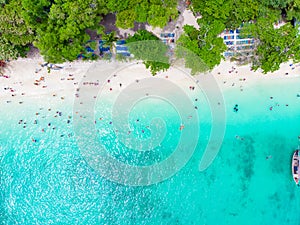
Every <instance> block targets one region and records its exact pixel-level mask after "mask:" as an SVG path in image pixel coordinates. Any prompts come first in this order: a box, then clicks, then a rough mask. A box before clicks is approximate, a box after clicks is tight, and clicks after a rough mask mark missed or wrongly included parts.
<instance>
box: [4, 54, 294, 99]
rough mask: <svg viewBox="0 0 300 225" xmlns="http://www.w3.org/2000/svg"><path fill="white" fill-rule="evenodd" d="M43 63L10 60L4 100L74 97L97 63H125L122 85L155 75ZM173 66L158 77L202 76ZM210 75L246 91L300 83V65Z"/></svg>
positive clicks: (224, 66)
mask: <svg viewBox="0 0 300 225" xmlns="http://www.w3.org/2000/svg"><path fill="white" fill-rule="evenodd" d="M42 63H43V60H42V58H41V57H39V58H33V59H19V60H15V61H12V62H10V64H9V65H8V67H7V68H6V69H5V71H4V74H5V75H8V76H9V78H3V77H2V78H0V99H1V101H2V102H3V100H6V99H7V100H13V99H17V98H18V96H24V97H26V96H47V95H53V94H57V93H58V92H62V93H64V92H67V93H70V94H73V96H74V95H75V92H76V89H77V88H78V86H79V84H80V82H81V80H82V79H83V75H84V74H85V73H86V72H87V71H88V69H89V68H91V67H92V66H94V65H96V66H98V67H103V68H107V67H111V68H113V67H114V66H115V65H122V66H123V69H122V71H119V72H120V75H121V76H118V81H117V83H118V84H119V83H123V87H122V88H125V87H126V85H128V84H130V82H134V81H135V80H136V79H142V78H146V77H152V76H151V74H150V72H149V71H148V70H147V69H146V68H145V66H144V65H143V64H142V63H139V62H136V61H134V62H129V63H119V62H108V61H92V62H90V61H87V62H82V61H75V62H71V63H69V62H68V63H64V64H61V65H59V66H63V69H61V70H51V72H50V73H48V72H47V68H46V67H41V64H42ZM135 65H138V68H139V69H138V70H137V69H132V68H130V67H132V66H135ZM126 67H128V68H126ZM124 68H125V69H124ZM175 68H176V67H175ZM233 68H234V69H233ZM292 68H294V69H292ZM172 69H173V68H170V69H169V70H168V71H166V72H160V73H158V75H156V77H157V78H164V79H166V78H168V79H169V80H171V81H173V82H176V83H178V84H179V85H181V84H182V86H184V85H188V83H190V82H191V79H192V80H194V81H195V82H197V80H198V79H199V77H198V76H201V75H197V76H191V77H189V76H186V77H184V78H182V77H180V76H176V74H175V73H174V76H173V75H171V74H172ZM132 73H136V74H135V76H129V75H130V74H132ZM286 73H288V75H286ZM122 74H123V75H122ZM207 75H212V76H213V77H214V78H215V80H216V83H217V84H218V85H219V88H220V90H221V91H222V92H224V91H226V90H229V89H235V88H239V89H240V91H243V90H244V89H245V88H249V87H251V86H252V85H254V86H255V85H256V84H263V83H264V81H266V82H268V81H270V80H273V81H278V82H282V83H283V82H284V81H293V82H297V81H299V80H300V64H297V65H293V66H290V63H286V64H284V65H282V66H281V68H280V70H278V71H276V72H274V73H268V74H262V73H261V72H259V71H257V72H254V71H251V69H250V66H249V65H246V66H237V65H235V64H234V63H231V62H228V61H222V62H221V64H220V65H219V66H218V67H216V68H214V69H213V70H212V71H211V72H208V73H207ZM126 76H128V77H126ZM41 78H42V80H41V81H39V82H38V83H39V85H35V84H34V83H36V81H38V80H40V79H41ZM192 82H193V81H192ZM118 84H113V83H111V84H110V88H112V90H110V91H111V93H115V92H116V90H117V91H120V90H121V89H120V88H119V87H118ZM101 85H102V86H103V85H105V84H99V86H100V87H101ZM56 92H57V93H56ZM13 95H14V96H13Z"/></svg>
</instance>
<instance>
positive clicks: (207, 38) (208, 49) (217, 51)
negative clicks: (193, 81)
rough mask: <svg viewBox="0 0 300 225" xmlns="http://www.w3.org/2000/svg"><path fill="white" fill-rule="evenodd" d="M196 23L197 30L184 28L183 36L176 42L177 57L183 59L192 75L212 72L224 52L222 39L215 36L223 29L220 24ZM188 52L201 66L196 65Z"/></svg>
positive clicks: (216, 22) (224, 46)
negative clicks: (198, 27)
mask: <svg viewBox="0 0 300 225" xmlns="http://www.w3.org/2000/svg"><path fill="white" fill-rule="evenodd" d="M198 23H199V26H200V29H199V30H198V29H196V28H195V27H193V26H190V25H185V26H184V28H183V29H184V34H182V35H181V36H180V38H179V39H178V40H177V45H178V48H176V55H177V57H179V58H184V59H185V63H186V66H187V67H188V68H191V69H192V73H193V74H195V73H196V72H205V71H207V70H212V69H213V68H214V67H215V66H216V65H218V64H220V62H221V60H222V58H223V56H222V53H223V52H224V51H225V50H226V45H225V44H224V42H223V39H222V38H220V37H218V36H217V35H218V34H220V33H221V32H222V31H223V30H224V29H225V26H224V24H222V22H220V21H217V20H215V21H213V22H211V23H208V22H206V21H205V20H203V19H200V20H198ZM188 52H192V53H194V54H195V55H196V56H197V57H198V59H199V64H201V65H202V66H200V67H199V65H196V64H195V63H194V61H195V57H194V56H193V55H192V54H189V53H188ZM186 56H188V57H186ZM189 60H192V61H193V62H190V61H189ZM200 61H201V62H200ZM203 65H205V66H203Z"/></svg>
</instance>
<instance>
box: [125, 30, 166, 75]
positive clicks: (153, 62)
mask: <svg viewBox="0 0 300 225" xmlns="http://www.w3.org/2000/svg"><path fill="white" fill-rule="evenodd" d="M126 44H127V46H128V50H129V51H130V53H132V54H133V55H134V58H135V59H137V60H143V63H144V64H145V66H146V68H147V69H148V68H149V69H150V71H151V73H152V75H155V74H156V73H157V72H159V71H161V70H162V71H165V70H167V69H168V68H169V67H170V63H169V58H168V57H167V52H168V46H166V45H165V44H164V43H162V42H161V41H160V40H159V38H158V37H156V36H155V35H154V34H152V33H151V32H148V31H146V30H139V31H137V32H136V33H135V34H134V35H133V36H131V37H129V38H128V39H127V40H126Z"/></svg>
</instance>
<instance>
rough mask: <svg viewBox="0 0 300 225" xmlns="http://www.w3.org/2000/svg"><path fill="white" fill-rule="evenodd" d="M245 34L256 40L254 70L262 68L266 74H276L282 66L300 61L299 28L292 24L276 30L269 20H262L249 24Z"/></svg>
mask: <svg viewBox="0 0 300 225" xmlns="http://www.w3.org/2000/svg"><path fill="white" fill-rule="evenodd" d="M244 32H248V33H249V34H251V35H252V36H254V37H255V38H256V42H257V43H258V44H257V49H256V50H255V57H254V59H253V68H254V69H255V70H257V69H258V68H261V69H262V71H263V72H264V73H267V72H274V71H276V70H278V69H279V67H280V64H281V63H284V62H287V61H288V60H290V59H291V60H293V61H294V62H299V61H300V36H299V35H298V28H297V27H293V26H292V25H291V24H290V23H287V24H285V25H284V26H281V27H280V28H277V29H276V28H274V25H273V23H272V22H270V20H269V19H267V18H260V19H258V20H257V22H256V23H253V24H249V25H248V27H246V29H245V31H244Z"/></svg>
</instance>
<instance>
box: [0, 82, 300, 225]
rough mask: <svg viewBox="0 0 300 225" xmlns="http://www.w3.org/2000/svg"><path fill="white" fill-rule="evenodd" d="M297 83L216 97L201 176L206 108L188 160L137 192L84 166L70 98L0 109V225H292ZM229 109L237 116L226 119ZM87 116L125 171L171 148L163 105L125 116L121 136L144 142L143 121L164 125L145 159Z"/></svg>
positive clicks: (172, 125)
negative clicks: (211, 155)
mask: <svg viewBox="0 0 300 225" xmlns="http://www.w3.org/2000/svg"><path fill="white" fill-rule="evenodd" d="M299 84H300V82H294V83H289V84H288V85H284V86H282V85H280V83H279V82H275V81H270V82H269V83H265V82H262V83H261V85H257V86H256V87H248V88H245V90H244V91H243V92H240V91H239V89H229V90H227V91H225V92H224V100H225V104H226V110H227V114H226V117H227V126H226V134H225V138H224V141H223V145H222V148H221V150H220V152H219V154H218V155H217V157H216V159H215V160H214V161H213V163H212V164H211V165H210V167H209V168H208V169H206V170H205V171H203V172H200V171H199V170H198V168H199V161H200V159H201V157H202V155H203V151H204V149H205V146H206V142H207V138H208V136H209V131H210V128H211V126H210V122H209V121H210V118H209V116H208V115H209V114H208V113H207V105H206V104H205V103H202V102H201V104H203V105H201V104H200V103H199V109H198V111H197V113H198V115H199V118H200V123H199V125H200V138H199V141H198V146H197V148H196V151H195V152H194V154H193V157H192V158H191V160H190V161H189V162H188V163H187V164H186V166H185V167H184V168H183V169H181V170H180V171H179V172H178V173H176V174H175V175H174V176H173V177H171V178H169V179H167V180H165V181H164V182H161V183H158V184H155V185H151V186H144V187H130V186H124V185H121V184H117V183H114V182H111V181H109V180H107V179H104V178H102V177H101V176H100V175H99V173H98V172H97V171H96V170H94V169H93V168H91V167H90V166H89V165H88V164H87V162H86V161H85V159H84V158H83V157H82V155H81V153H80V149H79V147H78V145H77V139H76V137H75V134H74V130H73V126H72V120H73V114H72V113H73V102H72V100H71V99H66V100H64V101H62V100H61V99H60V98H59V97H57V98H53V97H51V98H50V99H49V100H48V101H45V99H40V98H36V97H24V98H23V100H24V103H23V104H22V105H20V104H18V103H17V102H12V103H10V104H7V103H4V102H1V109H0V114H1V117H0V118H1V119H0V223H1V224H9V225H10V224H22V225H26V224H271V223H272V224H298V223H299V221H300V214H299V210H300V189H299V188H298V187H297V186H296V185H295V184H294V182H293V180H292V177H291V173H290V172H291V171H290V160H291V155H292V153H293V150H294V149H295V148H296V147H297V145H298V142H297V141H298V140H297V137H298V135H300V113H299V111H300V98H297V94H298V93H300V85H299ZM270 96H272V97H273V99H270ZM198 97H199V98H201V96H198ZM147 101H148V102H147ZM153 101H155V102H153ZM150 103H151V104H150ZM99 104H100V103H99ZM235 104H238V107H239V110H238V112H234V111H233V107H234V105H235ZM286 104H288V106H286ZM100 105H101V104H100ZM107 105H109V104H107ZM147 105H149V108H146V107H147ZM150 105H155V106H156V107H150ZM200 105H201V106H202V108H201V107H200ZM54 106H55V107H54ZM271 106H273V108H272V110H270V107H271ZM158 107H159V109H160V110H157V109H158ZM49 108H51V111H49V110H48V109H49ZM145 109H147V110H145ZM56 111H59V112H62V114H61V115H58V113H56ZM95 111H96V112H95V120H96V121H97V123H96V125H95V127H96V130H97V132H98V134H97V135H98V137H99V140H101V141H102V143H103V145H105V146H106V147H107V149H108V150H109V151H110V153H111V154H112V155H113V156H114V157H116V158H117V159H118V160H120V161H123V162H125V163H129V164H130V163H131V164H133V165H148V164H151V163H155V162H159V161H162V160H164V159H166V158H167V157H168V155H169V154H170V153H171V151H172V149H174V148H175V147H176V146H177V143H178V142H179V136H180V133H181V131H179V129H178V127H179V126H180V124H181V121H180V118H178V115H177V114H176V110H174V108H172V107H170V106H168V105H167V104H165V102H163V101H162V102H159V100H146V101H145V102H144V103H141V104H140V105H139V104H137V105H136V107H135V108H134V110H132V112H131V114H130V117H129V118H130V119H129V124H130V130H131V131H132V133H130V135H133V136H135V137H136V138H138V139H145V140H147V138H149V137H150V136H151V135H155V134H153V133H151V129H149V127H147V126H149V123H150V121H151V120H150V118H153V117H160V118H162V119H163V120H164V123H165V127H166V130H167V132H166V136H165V138H164V139H163V141H162V142H161V144H160V145H159V147H157V148H154V150H153V151H134V150H130V149H128V148H127V147H126V146H125V145H122V144H120V143H118V142H117V137H116V133H115V132H114V127H113V124H110V122H111V120H110V119H111V118H109V117H106V115H107V111H106V109H103V108H101V107H100V108H99V107H98V108H97V105H96V107H95ZM36 112H38V113H39V115H36ZM54 116H57V117H54ZM68 116H71V119H70V118H68ZM74 116H75V115H74ZM100 118H101V119H100ZM20 119H22V120H23V121H22V122H21V124H18V122H19V120H20ZM35 120H37V121H36V123H37V124H35ZM68 120H70V123H68ZM83 120H84V118H83ZM137 120H138V121H137ZM24 122H26V125H24ZM49 123H51V124H49ZM23 126H26V127H25V128H23ZM54 127H55V129H53V128H54ZM42 129H44V131H42ZM236 136H238V137H239V138H236ZM32 138H33V139H35V140H36V142H33V141H32ZM141 148H143V146H141ZM270 155H271V156H272V157H271V158H269V159H266V157H267V156H270Z"/></svg>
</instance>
